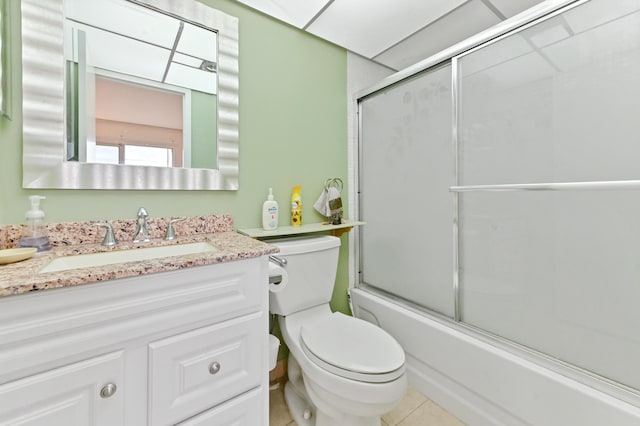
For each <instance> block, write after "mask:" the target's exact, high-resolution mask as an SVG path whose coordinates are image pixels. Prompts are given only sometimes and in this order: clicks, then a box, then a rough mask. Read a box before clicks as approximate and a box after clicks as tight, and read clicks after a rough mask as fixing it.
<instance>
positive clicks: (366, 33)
mask: <svg viewBox="0 0 640 426" xmlns="http://www.w3.org/2000/svg"><path fill="white" fill-rule="evenodd" d="M465 2H466V0H404V1H402V2H401V3H398V2H371V1H370V0H335V1H334V2H333V3H331V5H330V6H329V7H327V9H326V10H325V11H324V12H323V13H322V14H321V15H320V16H319V17H318V18H317V19H316V20H315V21H314V22H313V23H312V24H311V25H309V27H308V28H307V31H309V32H310V33H312V34H314V35H316V36H318V37H321V38H324V39H326V40H329V41H331V42H333V43H335V44H338V45H340V46H345V47H347V48H348V49H349V50H351V51H354V52H356V53H358V54H360V55H363V56H365V57H368V58H371V57H373V56H375V55H377V54H379V53H380V52H382V51H384V50H386V49H388V48H389V47H391V46H393V45H394V44H396V43H398V42H399V41H401V40H403V39H405V38H407V37H409V36H411V35H412V34H414V33H415V32H417V31H419V30H421V29H422V28H424V27H425V26H426V25H428V24H429V23H431V22H433V21H435V20H436V19H438V18H440V17H441V16H442V15H444V14H446V13H447V12H449V11H451V10H452V9H454V8H456V7H457V6H460V5H461V4H463V3H465Z"/></svg>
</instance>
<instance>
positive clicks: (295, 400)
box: [284, 356, 316, 426]
mask: <svg viewBox="0 0 640 426" xmlns="http://www.w3.org/2000/svg"><path fill="white" fill-rule="evenodd" d="M287 373H288V379H289V381H288V382H287V383H286V384H285V386H284V400H285V402H286V403H287V407H288V408H289V413H290V414H291V417H293V420H295V421H296V423H297V424H298V426H315V424H316V407H315V405H313V404H312V403H311V401H310V399H309V396H308V395H307V391H306V390H305V388H304V382H303V381H302V380H303V379H302V371H301V370H300V365H299V364H298V361H296V359H295V358H294V357H292V356H289V362H288V365H287Z"/></svg>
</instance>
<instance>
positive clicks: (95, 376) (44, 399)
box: [0, 352, 124, 426]
mask: <svg viewBox="0 0 640 426" xmlns="http://www.w3.org/2000/svg"><path fill="white" fill-rule="evenodd" d="M44 355H45V354H43V356H44ZM123 371H124V368H123V355H122V352H114V353H111V354H107V355H102V356H99V357H96V358H91V359H88V360H85V361H81V362H77V363H75V364H71V365H67V366H65V367H60V368H56V369H54V370H50V371H46V372H44V373H40V374H36V375H34V376H29V377H26V378H23V379H20V380H16V381H13V382H9V383H5V384H3V385H0V426H13V425H16V426H17V425H20V426H115V425H121V424H123V423H124V405H123V402H124V392H123V390H122V389H118V388H117V386H118V384H121V383H123ZM109 384H112V385H115V386H116V388H115V390H114V388H113V387H109V388H107V385H109ZM101 393H102V395H101Z"/></svg>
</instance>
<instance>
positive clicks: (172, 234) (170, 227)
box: [164, 217, 186, 241]
mask: <svg viewBox="0 0 640 426" xmlns="http://www.w3.org/2000/svg"><path fill="white" fill-rule="evenodd" d="M185 219H186V217H175V218H174V217H172V218H171V219H170V220H169V225H167V233H166V234H165V235H164V239H165V241H171V240H175V239H176V231H175V229H173V224H174V223H177V222H181V221H183V220H185Z"/></svg>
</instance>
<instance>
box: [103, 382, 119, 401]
mask: <svg viewBox="0 0 640 426" xmlns="http://www.w3.org/2000/svg"><path fill="white" fill-rule="evenodd" d="M117 389H118V387H117V386H116V385H115V384H114V383H108V384H106V385H104V387H103V388H102V389H100V397H101V398H111V397H112V396H113V394H114V393H116V390H117Z"/></svg>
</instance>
